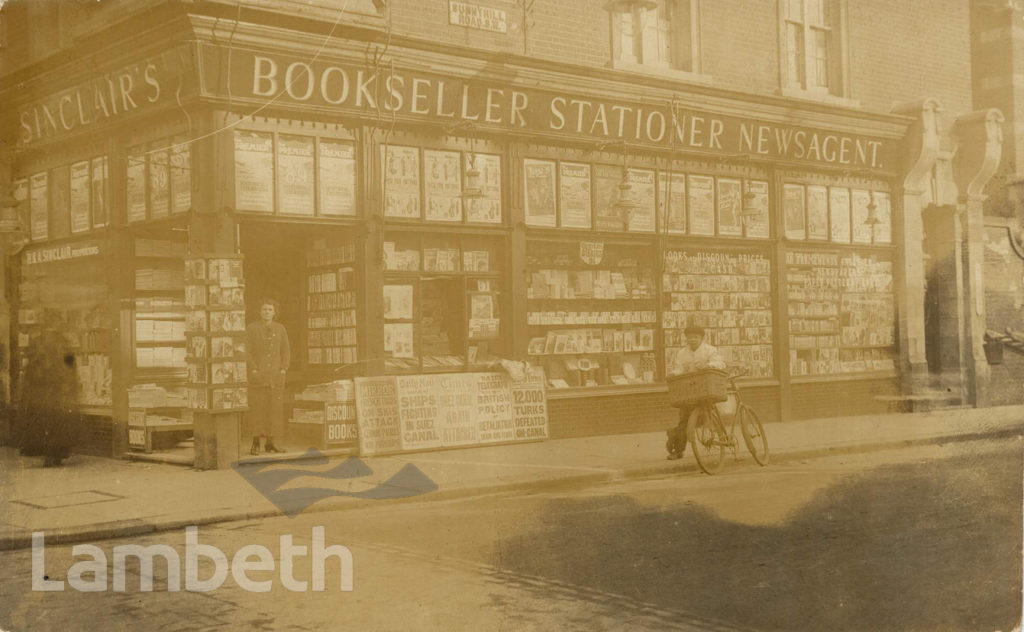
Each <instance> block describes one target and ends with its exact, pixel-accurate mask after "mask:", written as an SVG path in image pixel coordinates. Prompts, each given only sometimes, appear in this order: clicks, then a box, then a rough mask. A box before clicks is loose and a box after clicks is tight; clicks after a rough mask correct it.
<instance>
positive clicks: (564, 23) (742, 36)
mask: <svg viewBox="0 0 1024 632" xmlns="http://www.w3.org/2000/svg"><path fill="white" fill-rule="evenodd" d="M472 4H477V5H480V6H487V7H492V8H497V9H502V10H504V11H506V12H507V15H508V25H509V31H508V33H507V34H497V33H490V32H486V31H481V30H476V29H470V28H466V27H461V26H453V25H449V24H448V16H447V7H448V3H447V0H393V5H392V6H393V9H392V16H393V18H392V19H393V28H394V32H395V33H400V34H403V35H410V36H414V37H418V38H423V39H426V40H431V41H435V42H448V43H452V44H458V45H461V46H470V47H475V48H480V49H485V50H491V51H502V52H512V53H517V54H521V53H522V52H523V50H524V41H523V39H524V38H523V30H522V29H523V26H522V12H521V10H520V9H519V8H518V7H517V6H516V4H515V3H513V2H510V1H509V0H474V1H473V2H472ZM603 4H604V2H603V0H536V2H535V3H534V8H533V11H532V14H531V16H530V18H529V21H528V23H527V26H526V30H527V35H528V40H529V43H528V49H529V54H530V55H531V56H534V57H538V58H541V59H545V60H550V61H560V62H568V63H574V64H582V65H586V66H592V67H601V68H604V67H606V66H607V65H608V62H609V60H610V58H611V53H610V44H609V17H608V14H607V13H606V12H605V11H604V10H603V9H602V8H601V6H602V5H603ZM848 4H849V9H848V20H847V28H848V32H849V56H850V68H849V73H850V75H849V80H850V84H851V90H850V94H849V97H850V98H853V99H856V100H859V101H860V103H861V106H862V107H863V108H865V109H868V110H873V111H879V112H888V111H890V109H891V107H892V104H893V102H895V101H902V100H911V99H913V100H916V99H920V98H922V97H925V96H931V97H935V98H937V99H939V101H940V102H941V103H942V104H943V105H944V106H945V108H946V111H947V112H949V113H950V118H952V116H954V115H955V114H957V113H962V112H966V111H969V110H970V109H971V103H972V97H971V62H970V12H969V8H968V1H967V0H929V1H928V2H911V1H909V0H902V1H900V2H891V1H890V0H856V1H851V2H849V3H848ZM700 13H701V33H702V38H703V45H702V57H703V69H704V73H705V74H708V75H711V77H712V78H713V83H714V85H715V86H719V87H723V88H727V89H732V90H738V91H743V92H750V93H755V94H776V93H777V92H778V88H779V50H778V33H779V28H778V9H777V6H776V3H775V2H774V1H772V0H704V1H703V2H702V3H701V11H700Z"/></svg>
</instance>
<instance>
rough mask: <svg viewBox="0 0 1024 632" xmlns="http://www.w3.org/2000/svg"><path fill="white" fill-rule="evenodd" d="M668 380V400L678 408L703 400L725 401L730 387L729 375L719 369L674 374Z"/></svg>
mask: <svg viewBox="0 0 1024 632" xmlns="http://www.w3.org/2000/svg"><path fill="white" fill-rule="evenodd" d="M667 382H668V401H669V402H671V403H672V405H673V406H675V407H677V408H678V407H680V406H692V405H693V404H697V403H700V402H703V401H712V402H724V401H725V400H726V398H727V394H726V391H727V390H728V389H729V375H728V374H727V373H725V372H724V371H719V370H717V369H704V370H702V371H694V372H693V373H683V374H682V375H674V376H672V377H670V378H668V380H667Z"/></svg>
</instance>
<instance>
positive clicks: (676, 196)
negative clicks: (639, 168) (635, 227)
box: [658, 172, 686, 234]
mask: <svg viewBox="0 0 1024 632" xmlns="http://www.w3.org/2000/svg"><path fill="white" fill-rule="evenodd" d="M666 209H667V210H668V215H667V216H666ZM658 227H659V230H661V231H663V232H666V233H676V234H684V233H686V176H685V175H683V174H681V173H673V174H668V173H664V172H661V173H659V174H658Z"/></svg>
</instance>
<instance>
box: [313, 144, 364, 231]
mask: <svg viewBox="0 0 1024 632" xmlns="http://www.w3.org/2000/svg"><path fill="white" fill-rule="evenodd" d="M320 214H321V215H355V214H356V150H355V145H354V144H353V143H352V142H349V141H340V140H327V139H323V140H321V141H320Z"/></svg>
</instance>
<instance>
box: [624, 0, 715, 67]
mask: <svg viewBox="0 0 1024 632" xmlns="http://www.w3.org/2000/svg"><path fill="white" fill-rule="evenodd" d="M697 4H698V0H611V1H610V2H608V3H606V4H605V9H606V10H608V12H609V13H610V14H611V34H612V66H613V67H615V68H634V69H640V70H644V69H648V70H660V69H666V70H667V69H673V70H682V71H685V72H692V73H699V72H700V64H699V51H700V42H699V32H698V28H697V25H698V20H697V13H698V12H697Z"/></svg>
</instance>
